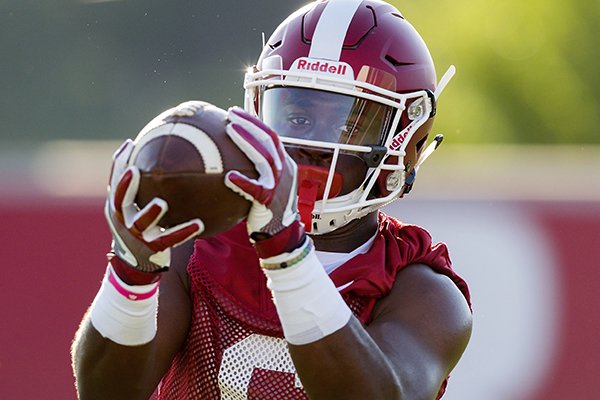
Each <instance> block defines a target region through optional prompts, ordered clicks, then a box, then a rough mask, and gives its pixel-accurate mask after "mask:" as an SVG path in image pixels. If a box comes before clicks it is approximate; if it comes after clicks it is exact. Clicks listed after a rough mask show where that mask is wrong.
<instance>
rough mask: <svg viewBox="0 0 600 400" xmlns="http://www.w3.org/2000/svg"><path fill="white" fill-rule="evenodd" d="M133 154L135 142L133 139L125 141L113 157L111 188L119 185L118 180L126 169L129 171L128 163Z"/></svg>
mask: <svg viewBox="0 0 600 400" xmlns="http://www.w3.org/2000/svg"><path fill="white" fill-rule="evenodd" d="M132 152H133V141H132V140H131V139H127V140H125V141H124V142H123V143H122V144H121V145H120V146H119V148H118V149H117V151H115V152H114V154H113V156H112V160H113V162H112V166H111V171H110V178H109V183H110V185H111V186H114V185H116V184H117V182H118V179H119V178H120V177H121V175H122V174H123V172H124V171H125V169H127V163H128V162H129V157H130V156H131V153H132Z"/></svg>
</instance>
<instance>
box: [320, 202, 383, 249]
mask: <svg viewBox="0 0 600 400" xmlns="http://www.w3.org/2000/svg"><path fill="white" fill-rule="evenodd" d="M377 216H378V213H377V212H373V213H371V214H369V215H366V216H364V217H362V218H360V219H355V220H354V221H352V222H350V223H348V224H347V225H345V226H343V227H341V228H338V229H336V230H335V231H333V232H331V233H327V234H325V235H312V236H311V237H312V240H313V242H314V244H315V248H316V249H317V250H321V251H331V252H338V253H347V252H350V251H352V250H354V249H356V248H357V247H359V246H360V245H361V244H363V243H365V242H366V241H367V240H369V239H370V238H371V237H372V236H373V235H374V234H375V232H376V231H377V228H378V217H377Z"/></svg>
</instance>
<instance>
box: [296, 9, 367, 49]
mask: <svg viewBox="0 0 600 400" xmlns="http://www.w3.org/2000/svg"><path fill="white" fill-rule="evenodd" d="M362 2H363V0H329V1H328V2H327V5H326V6H325V9H324V10H323V13H322V14H321V17H320V18H319V22H317V27H316V28H315V33H314V35H313V39H312V44H311V46H310V52H309V54H308V56H309V57H310V58H322V59H326V60H333V61H339V60H340V55H341V53H342V46H343V45H344V39H345V38H346V32H347V31H348V27H349V26H350V22H351V21H352V18H353V17H354V14H355V13H356V10H357V9H358V7H359V6H360V4H361V3H362Z"/></svg>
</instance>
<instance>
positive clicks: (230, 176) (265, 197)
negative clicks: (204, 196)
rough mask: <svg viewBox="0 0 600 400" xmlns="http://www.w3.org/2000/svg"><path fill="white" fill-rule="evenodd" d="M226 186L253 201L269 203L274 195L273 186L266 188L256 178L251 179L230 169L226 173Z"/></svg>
mask: <svg viewBox="0 0 600 400" xmlns="http://www.w3.org/2000/svg"><path fill="white" fill-rule="evenodd" d="M225 186H227V187H228V188H230V189H232V190H233V191H234V192H236V193H238V194H240V195H242V197H244V198H245V199H246V200H248V201H252V202H254V201H257V202H259V203H261V204H268V203H269V202H270V201H271V198H272V197H273V190H271V189H272V188H271V189H269V188H265V187H263V186H262V185H261V184H260V183H259V182H257V181H256V180H254V179H250V178H248V177H247V176H245V175H242V174H240V173H239V172H238V171H229V172H228V173H227V175H225Z"/></svg>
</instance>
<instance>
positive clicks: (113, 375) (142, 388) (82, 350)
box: [72, 317, 161, 400]
mask: <svg viewBox="0 0 600 400" xmlns="http://www.w3.org/2000/svg"><path fill="white" fill-rule="evenodd" d="M155 348H156V346H155V343H154V341H152V342H150V343H147V344H145V345H141V346H123V345H119V344H117V343H115V342H113V341H111V340H109V339H106V338H104V337H102V335H100V333H99V332H98V331H97V330H96V329H95V328H94V327H93V325H92V324H91V322H90V319H89V318H87V317H86V318H85V319H84V321H83V322H82V324H81V327H80V329H79V331H78V332H77V335H76V337H75V341H74V343H73V349H72V357H73V371H74V373H75V379H76V384H77V392H78V396H79V398H80V399H82V400H87V399H148V398H149V397H150V395H151V394H152V392H153V391H154V388H155V387H156V384H157V382H158V379H160V375H161V374H160V373H158V374H157V371H156V369H155V366H156V363H155V359H156V351H155Z"/></svg>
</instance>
